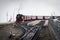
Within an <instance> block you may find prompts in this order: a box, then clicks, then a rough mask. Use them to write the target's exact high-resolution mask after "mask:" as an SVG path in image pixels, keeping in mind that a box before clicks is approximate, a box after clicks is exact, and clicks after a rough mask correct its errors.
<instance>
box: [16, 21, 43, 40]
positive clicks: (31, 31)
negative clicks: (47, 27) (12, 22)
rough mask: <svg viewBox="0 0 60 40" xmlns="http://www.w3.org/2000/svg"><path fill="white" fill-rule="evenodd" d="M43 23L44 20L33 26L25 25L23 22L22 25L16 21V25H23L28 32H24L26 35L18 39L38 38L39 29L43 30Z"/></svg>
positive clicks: (32, 39)
mask: <svg viewBox="0 0 60 40" xmlns="http://www.w3.org/2000/svg"><path fill="white" fill-rule="evenodd" d="M43 24H44V21H41V22H39V23H38V24H36V25H33V26H31V25H29V26H27V25H23V23H22V24H21V25H20V24H19V23H16V26H19V27H22V28H23V29H24V31H25V32H26V33H24V35H23V36H22V37H20V38H18V40H37V38H38V35H37V33H38V30H41V28H42V26H43ZM28 27H29V28H28Z"/></svg>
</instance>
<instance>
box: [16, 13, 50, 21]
mask: <svg viewBox="0 0 60 40" xmlns="http://www.w3.org/2000/svg"><path fill="white" fill-rule="evenodd" d="M49 18H50V17H49V16H26V15H22V14H17V16H16V22H20V21H23V20H24V21H28V20H48V19H49Z"/></svg>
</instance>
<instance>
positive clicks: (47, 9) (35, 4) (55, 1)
mask: <svg viewBox="0 0 60 40" xmlns="http://www.w3.org/2000/svg"><path fill="white" fill-rule="evenodd" d="M18 9H20V10H19V13H20V14H24V15H37V16H51V14H53V15H55V16H60V14H59V13H60V0H0V22H6V21H7V13H8V20H9V19H10V18H11V17H12V21H13V13H14V20H15V16H16V14H18ZM54 13H55V14H54ZM3 20H4V21H3Z"/></svg>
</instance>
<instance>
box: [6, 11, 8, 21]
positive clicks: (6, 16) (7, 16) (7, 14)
mask: <svg viewBox="0 0 60 40" xmlns="http://www.w3.org/2000/svg"><path fill="white" fill-rule="evenodd" d="M6 17H7V22H8V12H7V14H6Z"/></svg>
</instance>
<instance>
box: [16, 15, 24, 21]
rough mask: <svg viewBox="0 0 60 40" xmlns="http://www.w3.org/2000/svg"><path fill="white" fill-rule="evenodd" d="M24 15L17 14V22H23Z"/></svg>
mask: <svg viewBox="0 0 60 40" xmlns="http://www.w3.org/2000/svg"><path fill="white" fill-rule="evenodd" d="M23 17H24V16H23V15H22V14H17V16H16V22H20V21H23Z"/></svg>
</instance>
